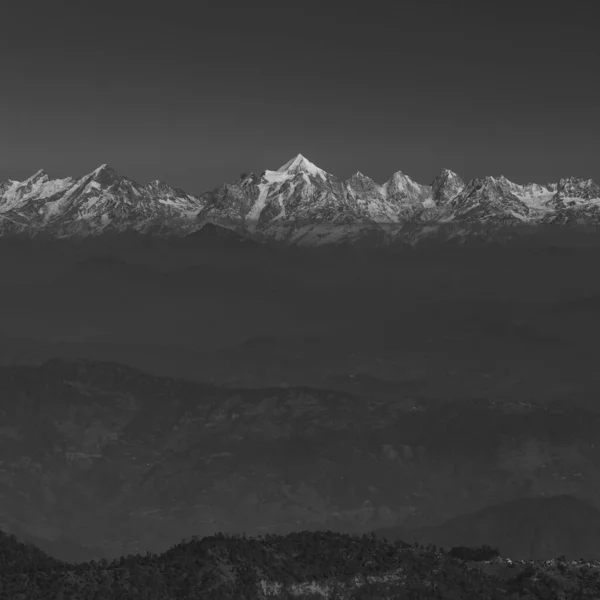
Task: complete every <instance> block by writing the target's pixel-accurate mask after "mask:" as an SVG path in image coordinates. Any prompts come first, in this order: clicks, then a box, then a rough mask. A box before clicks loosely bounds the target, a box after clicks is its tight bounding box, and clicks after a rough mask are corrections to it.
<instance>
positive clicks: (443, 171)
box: [441, 169, 458, 179]
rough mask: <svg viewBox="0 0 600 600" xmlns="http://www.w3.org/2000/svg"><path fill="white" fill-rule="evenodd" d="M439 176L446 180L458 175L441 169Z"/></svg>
mask: <svg viewBox="0 0 600 600" xmlns="http://www.w3.org/2000/svg"><path fill="white" fill-rule="evenodd" d="M441 175H442V176H443V177H447V178H448V179H454V178H455V177H458V174H457V173H455V172H454V171H451V170H450V169H442V173H441Z"/></svg>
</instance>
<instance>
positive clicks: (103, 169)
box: [91, 163, 117, 176]
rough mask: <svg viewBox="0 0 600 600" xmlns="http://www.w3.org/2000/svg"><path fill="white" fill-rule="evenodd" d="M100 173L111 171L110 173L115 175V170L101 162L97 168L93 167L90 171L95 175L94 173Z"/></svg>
mask: <svg viewBox="0 0 600 600" xmlns="http://www.w3.org/2000/svg"><path fill="white" fill-rule="evenodd" d="M101 173H111V174H113V173H114V174H115V175H116V173H117V172H116V171H115V170H114V169H113V168H112V167H111V166H110V165H107V164H106V163H104V164H101V165H100V166H99V167H98V168H97V169H94V171H92V173H91V174H92V175H94V176H96V175H100V174H101Z"/></svg>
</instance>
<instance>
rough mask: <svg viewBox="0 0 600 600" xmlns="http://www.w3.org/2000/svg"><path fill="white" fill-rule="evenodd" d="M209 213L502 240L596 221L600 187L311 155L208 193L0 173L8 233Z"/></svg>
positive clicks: (169, 230) (222, 220) (192, 220)
mask: <svg viewBox="0 0 600 600" xmlns="http://www.w3.org/2000/svg"><path fill="white" fill-rule="evenodd" d="M206 223H212V224H215V225H220V226H223V227H226V228H228V229H232V230H234V231H236V232H237V233H239V234H241V235H246V236H250V237H253V238H255V239H259V240H260V239H262V240H276V241H280V242H286V243H293V244H301V245H321V244H328V243H340V242H352V241H358V240H363V239H367V240H371V241H373V242H375V243H388V242H393V241H394V240H405V241H408V242H410V243H413V242H417V241H419V240H421V239H423V238H427V237H431V236H434V235H438V236H440V235H441V236H442V237H445V238H452V237H457V236H458V237H460V238H468V237H469V236H470V235H471V234H472V232H473V231H475V230H477V231H479V232H481V228H482V227H483V228H484V229H485V232H486V234H485V235H487V236H489V237H491V238H493V236H494V231H495V230H499V229H502V230H503V231H505V230H506V228H507V227H508V228H509V229H510V227H511V226H514V225H519V224H521V225H523V224H526V225H550V224H552V225H586V226H590V227H594V228H595V227H597V226H598V225H599V224H600V186H598V184H597V183H595V182H594V181H593V180H591V179H588V180H585V179H581V178H577V177H568V178H563V179H560V180H559V181H557V182H553V183H548V184H538V183H528V184H526V185H519V184H516V183H514V182H511V181H509V180H508V179H507V178H506V177H504V176H503V175H501V176H500V177H492V176H487V177H483V178H476V179H472V180H471V181H469V182H467V183H465V182H464V181H463V180H462V179H461V178H460V176H459V175H457V174H456V173H455V172H453V171H451V170H449V169H443V170H442V171H441V172H440V174H439V175H438V176H437V177H436V178H435V179H434V180H433V182H432V183H431V184H430V185H423V184H420V183H417V182H416V181H414V180H413V179H411V178H410V177H409V176H408V175H406V174H405V173H403V172H402V171H397V172H396V173H394V174H393V175H392V176H391V177H390V179H389V180H388V181H386V182H385V183H383V184H379V183H377V182H375V181H374V180H373V179H371V178H370V177H368V176H366V175H364V174H362V173H361V172H357V173H355V174H354V175H352V176H351V177H350V178H349V179H347V180H341V179H339V178H338V177H336V176H334V175H332V174H330V173H328V172H326V171H324V170H323V169H321V168H319V167H317V166H316V165H315V164H313V163H312V162H310V161H309V160H308V159H307V158H305V157H304V156H302V155H301V154H298V155H297V156H295V157H293V158H292V159H291V160H289V161H288V162H286V163H285V164H284V165H283V166H281V167H280V168H278V169H276V170H265V171H264V172H263V173H262V174H261V175H256V174H253V173H252V174H249V175H246V176H244V177H243V178H241V179H240V180H239V181H237V182H235V183H230V184H224V185H222V186H221V187H219V188H216V189H214V190H211V191H208V192H205V193H203V194H201V195H200V196H193V195H190V194H187V193H186V192H184V191H183V190H181V189H177V188H173V187H171V186H169V185H168V184H166V183H163V182H161V181H158V180H154V181H152V182H149V183H147V184H145V185H140V184H138V183H136V182H134V181H131V180H129V179H127V178H126V177H123V176H121V175H119V174H118V173H117V172H116V171H115V170H114V169H112V168H111V167H110V166H109V165H107V164H103V165H100V166H99V167H98V168H97V169H95V170H94V171H92V172H91V173H90V174H88V175H85V176H83V177H81V178H79V179H77V178H73V177H67V178H64V179H50V178H49V177H48V175H47V174H46V173H45V172H44V171H43V170H39V171H37V172H36V173H34V174H33V175H32V176H31V177H29V178H28V179H26V180H24V181H22V182H19V181H14V180H8V181H5V182H2V183H0V235H10V234H28V235H37V234H41V233H45V234H50V235H51V236H55V237H73V236H86V235H98V234H101V233H103V232H106V231H125V230H135V231H138V232H140V233H152V234H159V235H178V236H182V235H187V234H189V233H192V232H194V231H198V230H199V229H201V228H202V227H203V226H204V225H205V224H206Z"/></svg>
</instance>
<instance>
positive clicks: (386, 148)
mask: <svg viewBox="0 0 600 600" xmlns="http://www.w3.org/2000/svg"><path fill="white" fill-rule="evenodd" d="M241 4H242V3H241V2H239V0H238V1H236V2H227V1H225V0H216V1H211V2H203V1H202V0H199V1H198V2H191V1H188V2H180V1H178V0H169V1H168V2H166V1H164V0H163V1H162V2H160V3H159V4H154V3H153V2H152V1H146V2H138V0H122V1H121V2H112V1H110V0H106V1H102V2H95V3H94V2H87V1H82V0H77V1H70V2H68V1H65V0H53V1H52V2H48V1H46V0H43V1H42V0H38V1H36V2H28V1H27V0H20V1H19V2H9V3H7V5H6V6H3V10H2V34H1V36H0V180H4V179H8V178H12V179H24V178H26V177H28V176H29V175H31V174H32V173H33V172H34V171H36V170H37V169H39V168H44V169H46V171H47V172H48V173H49V174H50V175H51V176H55V177H63V176H67V175H74V176H75V175H77V176H80V175H83V174H85V173H88V172H90V171H92V170H93V169H94V168H96V167H97V166H98V165H100V164H102V163H109V164H110V165H112V166H113V167H115V168H116V169H117V170H118V171H119V172H121V173H122V174H124V175H127V176H129V177H130V178H132V179H134V180H135V181H138V182H140V183H144V182H146V181H149V180H151V179H156V178H158V179H164V180H165V181H167V182H168V183H170V184H171V185H174V186H178V187H182V188H183V189H185V190H186V191H188V192H190V193H199V192H202V191H204V190H207V189H210V188H214V187H216V186H218V185H220V184H221V183H223V182H224V181H234V180H237V178H238V177H239V175H240V173H241V172H243V171H254V172H257V173H259V172H261V171H262V170H264V169H266V168H269V169H276V168H278V167H280V166H281V165H282V164H283V163H285V162H286V161H287V160H288V159H289V158H291V157H292V156H294V155H296V154H298V153H302V154H303V155H304V156H306V157H307V158H308V159H310V160H311V161H313V162H314V163H316V164H317V165H318V166H320V167H321V168H323V169H325V170H326V171H328V172H330V173H333V174H335V175H338V176H340V177H343V178H346V177H349V176H350V175H351V174H352V173H354V172H356V171H357V170H360V171H361V172H363V173H365V174H367V175H370V176H371V177H373V178H374V179H375V180H376V181H379V182H380V183H383V182H384V181H385V180H387V179H388V178H389V177H390V175H391V174H392V173H393V172H394V171H398V170H401V171H404V172H405V173H407V174H408V175H410V176H411V177H413V178H414V179H416V180H417V181H419V182H421V183H430V182H431V180H432V179H433V177H434V176H435V175H436V174H437V173H438V172H439V170H440V169H441V168H442V167H448V168H450V169H452V170H454V171H456V172H458V173H459V174H460V175H461V176H463V178H465V179H470V178H472V177H480V176H484V175H501V174H503V175H505V176H506V177H508V178H509V179H512V180H513V181H516V182H517V183H526V182H528V181H538V182H541V183H543V182H547V181H550V180H553V179H556V178H558V177H561V176H567V175H575V176H580V177H586V178H587V177H592V178H594V179H596V180H597V181H600V148H599V146H598V144H599V142H600V108H599V107H600V85H599V83H598V82H599V81H600V78H599V76H598V73H599V72H600V50H599V49H600V43H599V42H598V35H599V31H600V30H598V28H597V24H596V23H597V21H596V20H595V19H594V17H593V11H592V8H593V7H594V4H595V3H592V2H589V3H561V4H562V7H561V6H558V3H551V2H547V3H545V4H541V3H538V2H535V3H532V2H527V1H522V2H519V3H517V2H494V3H491V2H483V1H481V0H478V1H477V2H472V1H468V2H460V1H457V0H452V1H450V0H446V1H444V2H428V1H427V0H417V1H413V0H408V1H400V0H397V1H396V2H394V3H390V2H386V3H378V2H374V1H370V2H361V3H347V5H346V6H344V4H343V3H340V2H336V4H335V5H334V4H330V3H327V2H326V1H322V2H319V3H313V4H311V3H309V2H279V3H272V2H269V1H260V2H247V3H243V5H241ZM586 4H587V7H589V8H587V7H586ZM240 5H241V6H240ZM351 6H356V8H351Z"/></svg>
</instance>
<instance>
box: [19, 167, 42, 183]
mask: <svg viewBox="0 0 600 600" xmlns="http://www.w3.org/2000/svg"><path fill="white" fill-rule="evenodd" d="M42 177H47V175H46V171H44V169H39V170H38V171H36V172H35V173H34V174H33V175H32V176H31V177H28V178H27V179H26V180H25V181H24V182H23V183H29V182H32V181H36V180H37V179H42Z"/></svg>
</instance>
